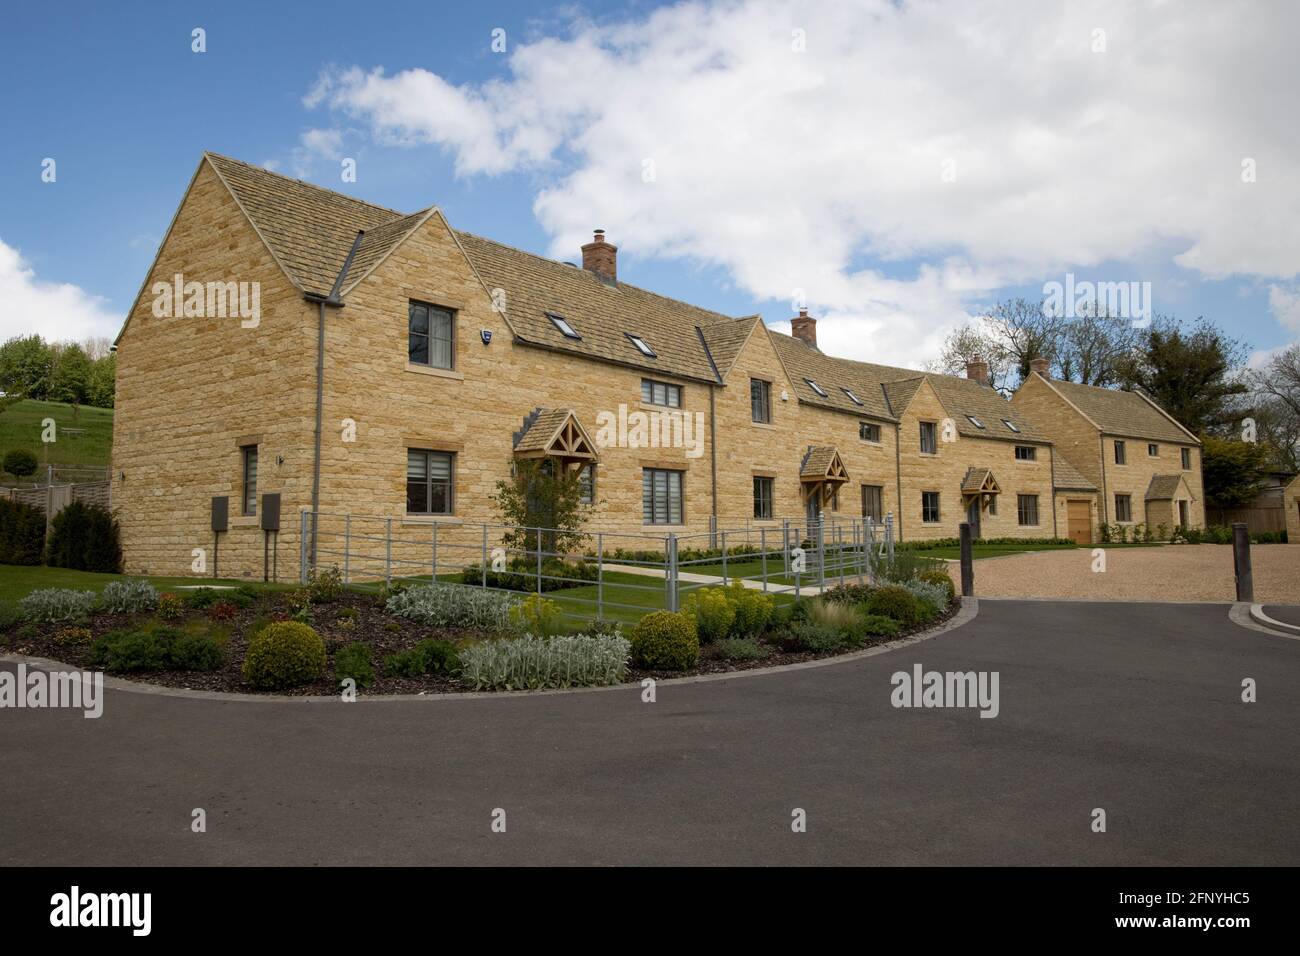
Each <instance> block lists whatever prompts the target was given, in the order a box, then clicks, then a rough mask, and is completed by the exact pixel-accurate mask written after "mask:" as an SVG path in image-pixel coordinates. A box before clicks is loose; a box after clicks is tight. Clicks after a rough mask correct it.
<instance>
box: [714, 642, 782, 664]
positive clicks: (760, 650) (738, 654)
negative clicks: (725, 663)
mask: <svg viewBox="0 0 1300 956" xmlns="http://www.w3.org/2000/svg"><path fill="white" fill-rule="evenodd" d="M771 653H772V649H771V648H770V647H768V646H767V645H766V644H760V643H759V642H758V641H756V640H754V639H753V638H752V637H729V638H727V639H726V640H724V641H719V642H718V655H719V656H720V657H722V658H723V659H725V660H729V661H757V660H762V659H763V658H764V657H767V656H768V655H769V654H771Z"/></svg>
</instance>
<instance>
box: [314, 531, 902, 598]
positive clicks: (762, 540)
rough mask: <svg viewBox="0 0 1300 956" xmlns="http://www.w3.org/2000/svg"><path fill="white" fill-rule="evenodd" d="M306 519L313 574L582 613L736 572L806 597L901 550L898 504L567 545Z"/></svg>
mask: <svg viewBox="0 0 1300 956" xmlns="http://www.w3.org/2000/svg"><path fill="white" fill-rule="evenodd" d="M301 521H302V527H301V538H300V541H301V546H300V552H299V578H300V580H301V581H302V582H304V583H306V582H307V581H308V579H309V578H310V575H311V573H312V571H313V570H314V569H318V568H319V569H328V568H338V570H339V572H340V574H341V575H342V577H343V581H344V583H345V584H346V585H348V586H349V587H353V588H361V589H368V588H369V589H379V588H380V587H384V586H391V585H393V584H394V583H407V584H411V583H418V582H444V583H456V584H462V585H466V586H470V587H481V588H487V589H490V590H498V591H508V592H511V593H515V594H523V595H527V594H540V595H544V596H545V597H547V598H549V599H551V600H553V601H555V602H556V604H558V605H559V608H560V611H561V613H563V614H565V615H566V616H569V617H577V618H591V617H597V618H626V619H631V618H632V617H635V616H639V615H640V614H643V613H645V612H647V611H651V610H669V611H675V610H678V609H679V608H680V606H681V600H682V598H683V597H684V596H685V595H686V594H688V593H689V592H690V591H692V590H695V589H697V588H702V587H714V586H718V585H729V584H733V583H734V582H740V585H741V586H742V587H746V588H751V589H755V590H761V591H764V592H766V593H770V594H775V595H783V596H786V597H785V599H787V600H788V599H793V600H798V599H800V598H803V597H808V596H812V595H816V594H820V593H821V592H822V590H823V589H825V588H827V587H832V586H835V585H838V584H844V583H851V582H857V581H862V580H864V579H870V578H871V576H872V573H873V572H872V569H873V566H874V564H875V562H876V559H877V558H880V557H885V558H887V559H890V560H892V558H893V551H894V531H893V516H892V515H889V516H886V518H885V520H884V521H881V522H876V521H873V520H872V519H870V518H840V517H838V516H833V515H832V516H825V517H824V518H823V519H821V520H815V521H791V520H787V521H781V522H779V523H778V524H775V525H774V526H772V527H762V528H736V529H723V530H718V531H712V532H699V533H693V534H677V533H673V532H668V533H660V534H655V533H652V532H649V531H647V532H641V533H623V532H610V531H593V532H590V533H587V534H584V535H583V536H582V538H581V541H580V543H579V544H578V546H576V547H570V548H568V549H566V550H559V549H557V547H556V546H555V542H556V540H557V539H559V538H560V537H561V533H560V532H557V531H556V530H555V529H553V528H540V527H538V528H534V527H527V528H525V527H517V526H512V525H503V524H491V523H479V524H469V523H458V524H455V525H446V524H439V523H429V522H415V521H412V520H410V519H408V518H404V517H397V518H393V517H379V516H367V515H355V514H335V513H326V512H310V511H304V512H302V516H301ZM507 540H509V541H510V542H512V543H510V544H507V543H506V542H507Z"/></svg>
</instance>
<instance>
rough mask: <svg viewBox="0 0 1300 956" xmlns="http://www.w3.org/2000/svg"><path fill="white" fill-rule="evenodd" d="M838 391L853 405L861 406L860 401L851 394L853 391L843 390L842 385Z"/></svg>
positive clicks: (849, 389)
mask: <svg viewBox="0 0 1300 956" xmlns="http://www.w3.org/2000/svg"><path fill="white" fill-rule="evenodd" d="M840 390H841V391H843V392H844V394H845V395H847V396H848V397H849V401H850V402H852V403H853V404H854V405H861V404H862V399H860V398H858V396H856V395H854V394H853V389H851V388H845V387H844V386H843V385H841V386H840Z"/></svg>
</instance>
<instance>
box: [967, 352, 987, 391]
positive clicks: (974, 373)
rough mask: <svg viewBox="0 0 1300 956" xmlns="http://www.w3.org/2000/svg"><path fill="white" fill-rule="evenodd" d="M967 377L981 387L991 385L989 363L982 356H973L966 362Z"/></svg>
mask: <svg viewBox="0 0 1300 956" xmlns="http://www.w3.org/2000/svg"><path fill="white" fill-rule="evenodd" d="M966 377H967V378H968V379H970V380H971V381H973V382H979V383H980V384H981V385H987V384H988V383H989V363H988V362H986V361H984V357H983V356H982V355H972V356H971V357H970V358H968V359H967V360H966Z"/></svg>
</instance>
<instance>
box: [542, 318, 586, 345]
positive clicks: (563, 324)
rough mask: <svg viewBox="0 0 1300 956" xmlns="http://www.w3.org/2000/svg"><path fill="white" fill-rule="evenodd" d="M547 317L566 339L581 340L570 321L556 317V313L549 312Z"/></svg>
mask: <svg viewBox="0 0 1300 956" xmlns="http://www.w3.org/2000/svg"><path fill="white" fill-rule="evenodd" d="M546 317H547V318H548V319H550V320H551V324H552V325H554V326H555V327H556V328H557V329H559V330H560V332H561V333H563V335H564V337H565V338H566V339H581V338H582V336H581V335H579V334H578V333H577V331H576V330H575V329H574V328H573V326H572V325H570V324H569V320H568V319H566V318H565V317H564V316H562V315H556V314H555V313H554V312H547V313H546Z"/></svg>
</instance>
